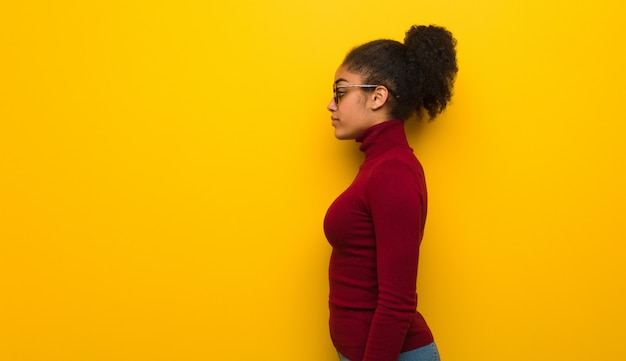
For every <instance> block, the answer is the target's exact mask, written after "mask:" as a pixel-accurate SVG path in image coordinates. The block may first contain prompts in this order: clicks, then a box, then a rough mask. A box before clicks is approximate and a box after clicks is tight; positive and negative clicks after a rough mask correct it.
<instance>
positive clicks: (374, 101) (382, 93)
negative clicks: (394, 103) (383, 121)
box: [370, 85, 389, 110]
mask: <svg viewBox="0 0 626 361" xmlns="http://www.w3.org/2000/svg"><path fill="white" fill-rule="evenodd" d="M388 98H389V90H387V88H386V87H384V86H382V85H380V86H378V87H376V89H374V92H372V95H371V96H370V108H371V109H372V110H378V109H380V108H382V107H383V106H384V105H385V103H387V99H388Z"/></svg>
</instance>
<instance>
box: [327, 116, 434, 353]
mask: <svg viewBox="0 0 626 361" xmlns="http://www.w3.org/2000/svg"><path fill="white" fill-rule="evenodd" d="M357 142H360V143H361V146H360V149H361V151H363V152H364V153H365V160H364V162H363V164H362V165H361V167H360V169H359V173H358V174H357V176H356V178H355V179H354V181H353V183H352V184H351V185H350V186H349V187H348V189H346V190H345V191H344V192H343V193H342V194H341V195H340V196H339V197H338V198H337V199H336V200H335V201H334V202H333V204H332V205H331V206H330V208H329V209H328V212H327V214H326V218H325V220H324V231H325V233H326V237H327V239H328V241H329V243H330V244H331V245H332V247H333V250H332V255H331V258H330V266H329V280H330V297H329V305H330V333H331V338H332V340H333V343H334V345H335V347H336V348H337V350H339V352H340V353H341V354H343V355H344V356H346V357H347V358H348V359H350V361H396V360H397V358H398V355H399V354H400V352H404V351H409V350H412V349H415V348H418V347H421V346H425V345H428V344H429V343H431V342H433V336H432V334H431V332H430V329H429V328H428V326H427V324H426V322H425V321H424V318H423V317H422V316H421V314H420V313H419V312H417V311H416V307H417V294H416V280H417V268H418V258H419V246H420V242H421V240H422V235H423V231H424V224H425V221H426V205H427V196H426V183H425V180H424V173H423V170H422V166H421V165H420V163H419V161H418V160H417V158H416V157H415V155H414V154H413V150H412V149H411V148H410V147H409V145H408V142H407V140H406V135H405V132H404V123H403V122H402V121H400V120H391V121H387V122H383V123H380V124H377V125H375V126H372V127H370V128H369V129H367V130H365V131H364V132H363V133H362V134H361V135H360V136H359V138H358V139H357Z"/></svg>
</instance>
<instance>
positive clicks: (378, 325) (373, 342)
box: [363, 160, 426, 361]
mask: <svg viewBox="0 0 626 361" xmlns="http://www.w3.org/2000/svg"><path fill="white" fill-rule="evenodd" d="M367 197H368V200H369V205H370V211H371V216H372V219H373V222H374V230H375V235H376V262H377V277H378V302H377V306H376V311H375V313H374V318H373V320H372V324H371V327H370V330H369V336H368V341H367V345H366V349H365V355H364V358H363V361H395V360H397V358H398V355H399V354H400V352H401V349H402V345H403V343H404V340H405V337H406V333H407V330H408V328H409V326H410V322H411V319H412V318H413V317H414V315H415V312H416V307H417V294H416V281H417V265H418V256H419V244H420V241H421V237H422V232H423V225H424V221H425V213H426V209H425V207H426V205H425V201H426V196H425V185H424V182H423V177H421V174H419V173H418V172H417V171H416V170H415V169H412V168H411V167H409V166H408V165H407V164H404V163H402V162H400V161H398V160H390V161H387V162H384V163H383V164H380V165H379V166H378V167H376V169H375V170H374V171H373V173H372V174H371V177H370V181H369V183H368V188H367Z"/></svg>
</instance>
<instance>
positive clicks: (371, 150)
mask: <svg viewBox="0 0 626 361" xmlns="http://www.w3.org/2000/svg"><path fill="white" fill-rule="evenodd" d="M356 141H357V142H358V143H361V146H360V147H359V149H360V150H361V151H362V152H363V153H365V160H368V159H371V158H373V157H375V156H377V155H380V154H382V153H384V152H386V151H387V150H389V149H391V148H393V147H394V146H405V147H409V143H408V141H407V140H406V134H405V133H404V122H403V121H402V120H399V119H393V120H388V121H385V122H382V123H379V124H376V125H373V126H371V127H369V128H367V129H365V130H364V131H363V133H361V135H359V136H358V138H356Z"/></svg>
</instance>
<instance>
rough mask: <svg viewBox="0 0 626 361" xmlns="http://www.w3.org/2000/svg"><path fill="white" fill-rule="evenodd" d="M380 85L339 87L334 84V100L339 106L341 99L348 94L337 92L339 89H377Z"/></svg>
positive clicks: (345, 85) (346, 85)
mask: <svg viewBox="0 0 626 361" xmlns="http://www.w3.org/2000/svg"><path fill="white" fill-rule="evenodd" d="M379 86H380V85H372V84H343V85H337V84H333V100H334V101H335V104H337V105H339V99H341V97H343V96H344V95H346V92H341V91H337V89H345V88H377V87H379Z"/></svg>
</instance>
